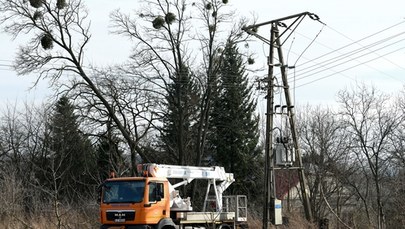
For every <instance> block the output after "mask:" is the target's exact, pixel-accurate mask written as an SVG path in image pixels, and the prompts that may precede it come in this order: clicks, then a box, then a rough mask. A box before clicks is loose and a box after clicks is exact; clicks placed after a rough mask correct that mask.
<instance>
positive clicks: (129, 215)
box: [106, 210, 135, 222]
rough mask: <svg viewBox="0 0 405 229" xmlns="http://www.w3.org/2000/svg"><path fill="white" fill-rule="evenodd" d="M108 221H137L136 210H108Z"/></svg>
mask: <svg viewBox="0 0 405 229" xmlns="http://www.w3.org/2000/svg"><path fill="white" fill-rule="evenodd" d="M106 213H107V220H108V221H114V222H125V221H127V220H134V219H135V211H134V210H107V212H106Z"/></svg>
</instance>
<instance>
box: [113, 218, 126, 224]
mask: <svg viewBox="0 0 405 229" xmlns="http://www.w3.org/2000/svg"><path fill="white" fill-rule="evenodd" d="M114 222H116V223H123V222H125V219H115V220H114Z"/></svg>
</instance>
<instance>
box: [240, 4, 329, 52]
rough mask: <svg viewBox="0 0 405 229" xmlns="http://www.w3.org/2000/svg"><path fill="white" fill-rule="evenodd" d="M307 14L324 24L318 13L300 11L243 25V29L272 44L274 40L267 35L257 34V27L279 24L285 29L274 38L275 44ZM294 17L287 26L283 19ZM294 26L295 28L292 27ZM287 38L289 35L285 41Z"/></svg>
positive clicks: (292, 30)
mask: <svg viewBox="0 0 405 229" xmlns="http://www.w3.org/2000/svg"><path fill="white" fill-rule="evenodd" d="M305 16H309V18H311V19H312V20H315V21H319V22H320V23H322V24H324V23H323V22H321V21H320V20H319V17H318V15H316V14H314V13H310V12H302V13H299V14H294V15H291V16H287V17H282V18H278V19H274V20H271V21H267V22H263V23H258V24H253V25H249V26H246V27H243V28H242V30H243V31H245V32H246V33H248V34H249V35H252V36H255V37H257V38H258V39H260V40H261V41H263V42H264V43H266V44H268V45H271V44H272V42H271V41H270V40H269V39H266V38H265V37H263V36H261V35H259V34H257V29H258V28H259V27H261V26H265V25H277V26H279V27H284V28H285V30H284V31H283V32H282V33H281V34H280V35H279V36H278V37H276V38H275V39H274V41H273V44H272V45H275V42H276V41H277V40H279V39H280V38H281V37H282V36H283V35H284V34H285V33H286V32H287V31H291V33H292V32H294V30H295V29H296V28H297V27H298V25H299V24H300V23H301V21H302V20H303V19H304V18H305ZM294 18H295V20H294V21H293V22H292V23H291V24H290V25H288V26H287V24H286V23H284V22H283V21H286V20H290V19H294ZM297 22H298V23H297ZM293 26H294V28H292V27H293ZM291 33H290V34H291ZM287 39H288V37H287V38H286V39H285V41H286V40H287ZM285 41H284V42H285ZM284 42H283V44H284ZM276 48H277V47H276Z"/></svg>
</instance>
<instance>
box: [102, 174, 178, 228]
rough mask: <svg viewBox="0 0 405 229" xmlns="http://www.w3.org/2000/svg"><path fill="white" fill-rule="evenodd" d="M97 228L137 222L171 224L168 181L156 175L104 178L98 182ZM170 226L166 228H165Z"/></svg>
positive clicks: (146, 225) (144, 225) (149, 224)
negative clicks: (99, 189)
mask: <svg viewBox="0 0 405 229" xmlns="http://www.w3.org/2000/svg"><path fill="white" fill-rule="evenodd" d="M100 197H101V198H100V222H101V224H102V226H101V228H102V229H106V228H121V227H116V226H117V225H119V226H124V227H123V228H132V227H126V226H125V225H127V226H129V225H137V226H136V228H149V227H148V226H151V225H154V228H163V227H158V226H157V225H162V226H163V225H167V226H170V225H173V228H174V223H173V222H172V220H171V219H170V196H169V188H168V181H167V179H165V178H156V177H123V178H112V179H107V180H106V181H104V182H103V184H102V185H101V195H100ZM133 228H135V226H134V227H133ZM168 228H170V227H168Z"/></svg>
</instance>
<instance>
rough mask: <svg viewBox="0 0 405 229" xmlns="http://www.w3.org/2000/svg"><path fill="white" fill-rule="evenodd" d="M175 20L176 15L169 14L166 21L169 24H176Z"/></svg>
mask: <svg viewBox="0 0 405 229" xmlns="http://www.w3.org/2000/svg"><path fill="white" fill-rule="evenodd" d="M174 20H176V15H174V13H170V12H169V13H167V14H166V16H165V21H166V23H167V24H169V25H170V24H172V23H173V22H174Z"/></svg>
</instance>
